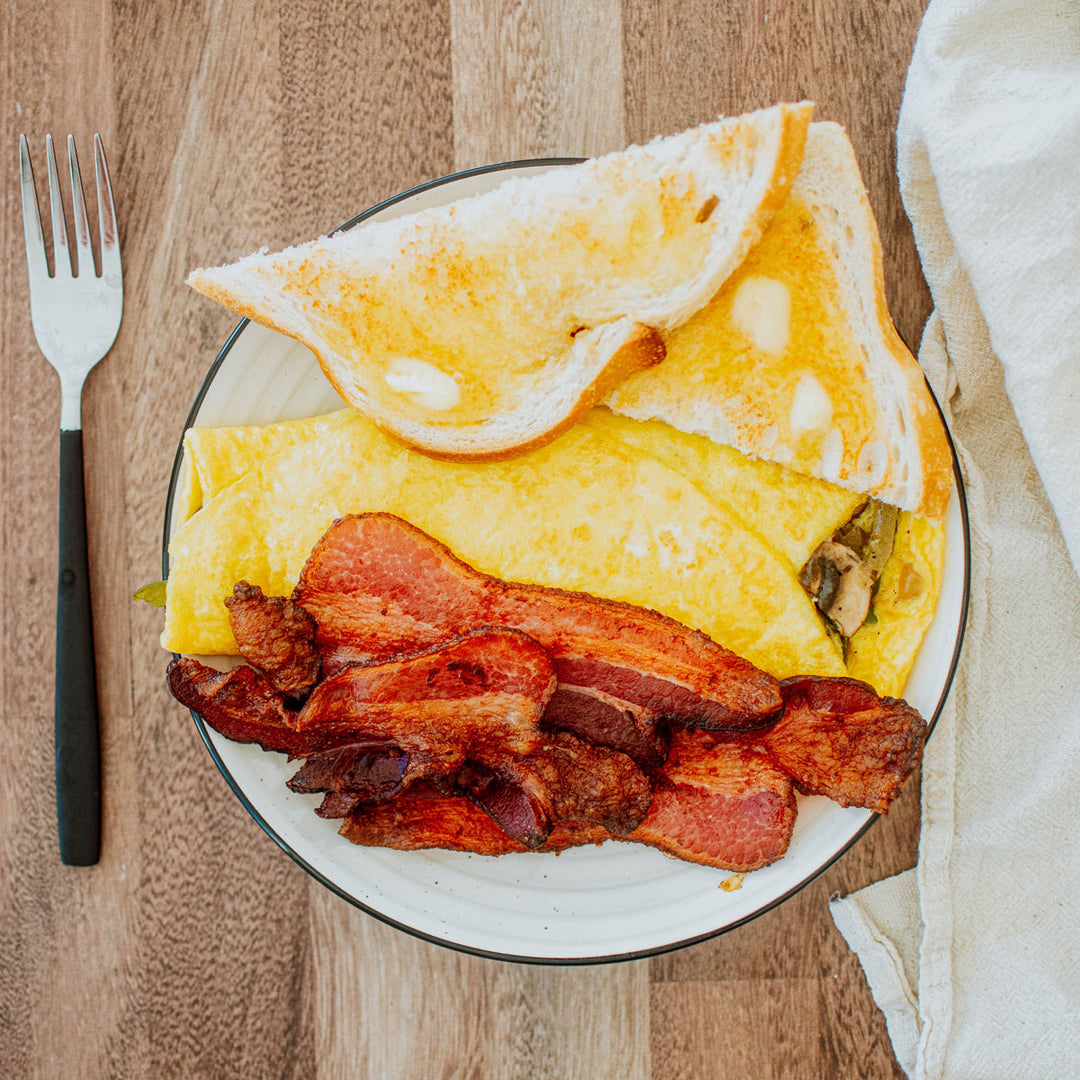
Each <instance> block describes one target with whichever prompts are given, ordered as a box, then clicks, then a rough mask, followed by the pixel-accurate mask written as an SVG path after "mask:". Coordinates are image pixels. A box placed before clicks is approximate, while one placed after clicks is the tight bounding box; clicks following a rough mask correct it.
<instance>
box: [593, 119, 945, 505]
mask: <svg viewBox="0 0 1080 1080" xmlns="http://www.w3.org/2000/svg"><path fill="white" fill-rule="evenodd" d="M665 344H666V346H667V358H666V359H665V361H664V363H663V364H662V365H661V366H660V367H658V368H656V369H654V370H652V371H649V372H645V373H641V374H635V375H633V376H631V377H630V378H629V379H627V380H626V382H624V383H623V384H621V385H620V386H619V387H618V388H616V389H615V390H614V391H613V393H612V394H611V395H610V397H609V398H608V400H607V404H608V405H609V406H610V407H611V408H612V409H614V410H615V411H617V412H620V413H623V414H625V415H627V416H631V417H635V418H637V419H657V420H663V421H665V422H667V423H669V424H671V425H673V426H674V427H677V428H680V429H681V430H683V431H686V432H691V433H695V434H700V435H705V436H707V437H708V438H710V439H712V440H713V441H714V442H718V443H723V444H725V445H728V446H733V447H735V448H736V449H738V450H741V451H742V452H743V453H746V454H750V455H752V456H754V457H759V458H762V459H765V460H767V461H774V462H778V463H779V464H782V465H786V466H788V467H789V468H791V469H794V470H796V471H798V472H802V473H805V474H807V475H810V476H816V477H818V478H820V479H823V480H828V481H830V482H832V483H835V484H839V485H841V486H843V487H846V488H849V489H851V490H854V491H857V492H860V493H863V494H866V495H871V496H874V497H875V498H877V499H880V500H882V501H883V502H887V503H891V504H893V505H895V506H899V507H900V508H902V509H905V510H911V511H914V512H916V513H919V514H923V515H925V516H927V517H930V518H934V519H936V520H940V519H941V517H942V516H943V515H944V512H945V507H946V504H947V502H948V498H949V492H950V491H951V488H952V457H951V453H950V450H949V445H948V440H947V437H946V434H945V429H944V426H943V425H942V422H941V419H940V416H939V414H938V412H937V409H936V407H935V405H934V402H933V399H932V397H931V395H930V393H929V390H928V389H927V386H926V382H925V380H924V378H923V374H922V371H921V369H920V368H919V366H918V364H917V363H916V361H915V359H914V357H913V356H912V355H911V353H910V352H909V351H908V349H907V348H906V346H905V345H904V344H903V342H902V341H901V340H900V338H899V336H898V335H897V333H896V331H895V329H894V327H893V324H892V322H891V320H890V318H889V313H888V309H887V308H886V304H885V293H884V282H883V272H882V260H881V246H880V241H879V239H878V232H877V227H876V224H875V222H874V217H873V213H872V211H871V208H870V204H869V201H868V199H867V197H866V191H865V188H864V187H863V183H862V177H861V175H860V172H859V166H858V163H857V161H856V159H855V154H854V151H853V149H852V147H851V143H850V142H849V140H848V138H847V135H846V134H845V132H844V130H843V128H841V127H839V126H838V125H836V124H832V123H814V124H811V125H810V129H809V133H808V136H807V143H806V153H805V155H804V158H803V164H802V169H801V171H800V173H799V176H798V178H797V179H796V181H795V183H794V184H793V185H792V188H791V193H790V195H789V197H788V200H787V203H786V204H785V205H784V207H782V208H781V210H780V211H778V212H777V214H776V215H775V216H774V217H773V219H772V221H771V223H770V225H769V227H768V228H767V229H766V231H765V234H764V236H763V237H762V239H761V241H760V242H759V243H758V245H757V246H756V247H755V248H754V249H753V250H752V251H751V252H750V253H749V254H748V256H747V258H746V260H745V261H744V263H743V264H742V265H741V266H740V267H739V269H738V270H737V271H736V272H735V273H734V274H733V275H732V276H731V277H730V278H729V279H728V281H727V282H726V283H725V284H724V285H723V286H722V287H721V289H720V290H719V292H718V293H717V294H716V295H715V296H714V297H713V298H712V299H711V300H710V302H709V303H708V304H707V305H706V306H705V307H704V308H703V309H702V310H700V311H698V312H697V313H696V314H695V315H694V316H692V317H691V318H690V319H689V320H688V321H687V322H686V323H684V324H683V325H682V326H681V327H679V328H678V329H676V330H674V331H673V332H671V333H669V334H667V335H665Z"/></svg>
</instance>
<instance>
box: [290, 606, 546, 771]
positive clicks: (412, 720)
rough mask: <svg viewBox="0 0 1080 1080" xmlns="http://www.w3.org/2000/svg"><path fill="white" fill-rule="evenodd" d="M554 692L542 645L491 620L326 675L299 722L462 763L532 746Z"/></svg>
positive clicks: (537, 739) (303, 727)
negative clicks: (378, 660) (443, 639)
mask: <svg viewBox="0 0 1080 1080" xmlns="http://www.w3.org/2000/svg"><path fill="white" fill-rule="evenodd" d="M554 692H555V669H554V666H553V665H552V662H551V658H550V657H549V656H548V654H547V652H546V650H544V649H543V648H541V647H540V646H539V645H538V644H537V643H536V642H535V641H533V640H532V639H531V638H530V637H528V636H527V635H525V634H522V633H520V632H519V631H517V630H506V629H491V628H488V627H485V628H481V629H478V630H472V631H470V632H469V633H467V634H462V635H461V636H460V637H458V638H455V639H454V640H452V641H450V642H448V643H446V644H443V645H437V646H433V647H430V648H428V649H425V650H423V651H422V652H419V653H413V654H412V655H408V656H403V657H399V658H397V659H395V660H388V661H386V662H384V663H378V664H368V665H365V666H361V667H350V668H346V669H344V670H343V671H341V672H340V673H339V674H337V675H333V676H331V677H330V678H327V679H323V681H322V682H320V683H319V685H318V686H317V687H316V688H315V689H314V690H313V691H312V693H311V696H310V697H309V698H308V700H307V703H306V704H305V705H304V707H303V709H301V710H300V713H299V714H298V716H297V718H296V727H297V729H298V730H299V731H301V732H305V731H311V730H317V731H324V732H325V731H348V732H351V733H354V736H356V735H362V736H364V737H365V738H366V739H374V740H385V741H387V742H392V743H394V744H395V745H396V746H399V747H401V749H403V750H404V751H406V753H421V754H426V755H432V754H442V755H444V756H445V757H446V758H447V760H448V761H450V760H456V761H457V765H456V766H454V768H455V769H456V767H458V766H460V763H461V762H463V761H464V760H465V758H466V757H473V758H478V759H479V758H482V756H483V754H484V752H485V750H487V749H489V748H491V747H495V748H497V749H498V751H499V752H501V753H508V754H525V753H528V752H529V751H530V750H533V749H534V748H535V747H536V746H537V745H538V744H539V743H540V741H541V739H542V737H543V736H542V733H541V731H540V719H541V717H542V716H543V715H544V709H545V708H546V707H547V703H548V701H549V700H550V699H551V695H552V694H553V693H554ZM448 771H449V770H448Z"/></svg>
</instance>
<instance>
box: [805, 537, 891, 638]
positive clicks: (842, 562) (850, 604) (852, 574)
mask: <svg viewBox="0 0 1080 1080" xmlns="http://www.w3.org/2000/svg"><path fill="white" fill-rule="evenodd" d="M876 577H877V575H876V574H875V573H874V572H873V570H872V569H871V568H870V567H869V566H868V565H867V564H866V563H864V562H863V560H862V559H860V558H859V556H858V555H857V554H856V553H855V552H854V551H852V550H851V548H849V547H847V546H846V545H844V544H838V543H836V542H835V541H833V540H826V541H824V542H823V543H821V544H819V545H818V546H817V549H816V550H815V551H814V553H813V555H811V556H810V560H809V562H807V564H806V566H805V567H804V568H803V572H802V575H801V578H800V580H801V581H802V585H803V588H804V589H806V591H807V592H809V593H810V595H811V596H812V597H813V598H814V603H815V604H816V605H817V608H818V610H819V611H820V612H821V613H822V615H824V616H825V617H826V618H827V619H828V620H829V621H830V622H832V623H835V624H836V627H837V629H838V630H839V631H840V633H841V634H842V635H843V636H844V637H845V638H850V637H851V635H852V634H854V633H855V631H856V630H858V629H859V627H860V626H862V624H863V623H864V622H865V621H866V616H867V615H868V614H869V613H870V596H871V590H872V589H873V586H874V581H875V579H876Z"/></svg>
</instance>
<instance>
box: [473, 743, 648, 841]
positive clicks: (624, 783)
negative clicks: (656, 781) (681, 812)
mask: <svg viewBox="0 0 1080 1080" xmlns="http://www.w3.org/2000/svg"><path fill="white" fill-rule="evenodd" d="M457 783H458V786H459V787H460V788H461V789H462V790H464V791H465V792H466V793H467V794H468V795H469V796H470V797H471V798H472V800H473V801H474V802H475V803H476V804H477V805H478V806H480V807H481V808H482V809H483V810H485V811H486V812H487V813H488V814H489V815H490V816H491V817H492V818H493V819H494V820H495V821H496V822H498V824H499V825H500V826H502V828H503V829H504V830H505V831H506V832H507V833H508V834H509V835H510V836H511V837H513V838H514V839H515V840H516V841H518V842H519V843H521V844H524V845H525V846H526V847H527V848H529V849H532V850H535V849H537V848H540V847H543V846H545V843H546V841H547V839H548V837H549V836H550V834H551V831H552V829H553V828H554V827H555V826H556V825H557V824H558V823H559V822H564V821H576V822H587V823H589V824H594V825H599V826H601V827H602V828H604V829H605V830H606V831H607V832H608V833H611V834H613V835H625V834H626V833H629V832H631V831H632V830H633V829H635V828H636V827H637V826H638V825H639V824H640V823H641V821H642V820H643V819H644V817H645V815H646V813H647V812H648V809H649V805H650V803H651V802H652V791H651V789H650V787H649V781H648V780H647V779H646V778H645V774H644V773H643V772H642V771H641V770H640V769H639V768H638V767H637V766H636V765H635V764H634V762H633V761H632V760H631V759H630V758H628V757H627V756H626V755H625V754H620V753H619V752H618V751H615V750H610V749H608V748H606V747H601V746H590V745H589V744H588V743H586V742H583V741H582V740H581V739H578V738H575V737H574V736H573V735H570V734H568V733H566V732H560V733H558V734H556V735H554V736H552V737H550V739H549V740H548V741H546V742H545V743H544V745H542V746H540V747H539V748H538V749H536V750H534V751H533V752H532V753H530V754H529V755H528V756H527V757H525V758H515V759H509V760H506V761H504V762H499V761H498V759H497V758H489V760H488V761H487V762H485V763H480V762H466V764H465V766H464V768H462V769H461V771H460V772H459V773H458V776H457Z"/></svg>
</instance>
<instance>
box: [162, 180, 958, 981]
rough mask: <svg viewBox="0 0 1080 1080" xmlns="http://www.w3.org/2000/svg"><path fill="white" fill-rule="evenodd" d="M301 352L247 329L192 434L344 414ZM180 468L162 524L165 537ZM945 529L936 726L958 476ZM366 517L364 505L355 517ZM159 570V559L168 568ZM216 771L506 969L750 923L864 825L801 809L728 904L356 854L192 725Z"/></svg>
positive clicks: (718, 894)
mask: <svg viewBox="0 0 1080 1080" xmlns="http://www.w3.org/2000/svg"><path fill="white" fill-rule="evenodd" d="M563 163H564V162H560V161H551V160H548V161H540V162H515V163H511V164H509V165H503V166H496V167H494V168H491V169H482V170H474V171H471V172H468V173H460V174H457V175H456V176H452V177H447V178H444V179H443V180H439V181H435V182H434V183H432V184H427V185H424V186H423V187H420V188H415V189H413V190H412V191H410V192H405V193H404V194H402V195H400V196H397V197H396V198H394V199H390V200H388V201H387V202H384V203H381V204H379V205H378V206H376V207H374V208H372V209H371V210H369V211H368V212H367V213H365V214H363V215H361V216H360V217H359V218H357V219H355V221H354V222H350V223H349V224H350V225H352V224H355V223H356V222H357V221H359V220H364V219H367V218H371V217H376V218H390V217H395V216H397V215H399V214H402V213H407V212H410V211H413V210H419V209H422V208H424V207H427V206H434V205H438V204H440V203H443V202H448V201H449V200H450V199H454V198H460V197H462V196H465V195H473V194H477V193H479V192H482V191H486V190H489V189H490V188H493V187H495V186H496V185H497V184H498V183H499V182H500V181H501V180H503V179H504V177H505V171H506V170H507V169H514V170H515V171H516V172H517V174H518V175H531V174H535V173H539V172H542V171H543V170H544V169H547V168H551V167H553V166H554V165H557V164H563ZM340 406H341V400H340V398H338V396H337V395H336V393H335V392H334V390H333V389H332V388H331V387H330V385H329V384H328V383H327V381H326V380H325V379H324V377H323V375H322V372H321V371H320V369H319V366H318V364H317V362H316V360H315V358H314V356H313V354H312V353H311V352H309V351H308V350H307V349H306V348H304V347H303V346H302V345H299V344H297V343H296V342H294V341H292V340H291V339H289V338H286V337H283V336H282V335H280V334H277V333H275V332H273V331H271V330H267V329H265V328H264V327H261V326H258V325H256V324H254V323H249V322H247V321H246V320H245V321H244V322H242V323H241V324H240V325H239V326H238V327H237V328H236V330H235V331H234V332H233V334H232V335H231V336H230V338H229V340H228V342H227V343H226V344H225V346H224V348H223V349H222V351H221V353H220V354H219V356H218V358H217V361H216V362H215V363H214V366H213V367H212V368H211V369H210V372H209V374H208V375H207V378H206V381H205V382H204V383H203V386H202V388H201V389H200V391H199V394H198V396H197V398H196V400H195V404H194V406H193V407H192V410H191V414H190V416H189V417H188V421H187V424H188V426H192V425H194V426H199V427H215V426H219V425H223V424H230V425H231V424H259V423H268V422H270V421H274V420H283V419H290V418H295V417H301V416H312V415H316V414H318V413H322V412H328V411H330V410H332V409H336V408H339V407H340ZM180 468H181V456H180V453H179V451H178V453H177V463H176V467H175V468H174V470H173V477H172V485H171V487H170V491H169V503H168V508H167V513H166V525H165V531H166V538H167V537H168V536H169V535H170V533H171V521H172V519H173V509H174V500H175V497H176V492H177V491H178V490H179V483H178V482H179V479H180V476H179V473H180ZM956 477H957V491H956V492H954V494H953V497H952V501H951V503H950V506H949V511H948V516H947V518H946V529H947V541H946V553H945V570H944V585H943V588H942V592H941V599H940V600H939V602H938V608H937V613H936V615H935V617H934V621H933V623H932V625H931V627H930V629H929V631H928V633H927V635H926V639H925V641H924V643H923V645H922V648H921V649H920V651H919V656H918V659H917V661H916V664H915V668H914V670H913V671H912V674H911V677H910V678H909V680H908V683H907V686H906V688H905V697H906V698H907V699H908V700H909V701H910V702H911V703H912V704H913V705H915V706H916V707H917V708H918V709H919V710H920V712H922V714H923V715H924V716H926V717H928V718H932V719H936V718H937V715H938V713H939V712H940V709H941V706H942V704H943V703H944V700H945V697H946V695H947V693H948V689H949V685H950V683H951V680H952V674H953V670H954V668H955V664H956V659H957V656H958V655H959V651H960V643H961V640H962V637H963V628H964V620H965V615H966V607H967V581H968V558H967V550H968V547H967V515H966V510H965V508H964V504H963V486H962V481H961V479H960V476H959V470H958V469H957V470H956ZM357 509H362V508H357ZM165 563H166V565H165V572H166V573H168V557H167V555H166V557H165ZM196 722H197V723H198V724H199V729H200V731H201V732H202V736H203V738H204V740H205V741H206V745H207V747H208V748H209V750H210V753H211V755H212V756H213V758H214V760H215V762H216V763H217V765H218V767H219V768H220V769H221V771H222V773H223V774H224V776H225V779H226V780H227V781H228V783H229V785H230V786H231V787H232V789H233V790H234V791H235V792H236V794H237V795H238V796H239V798H240V800H241V801H242V802H243V804H244V805H245V806H246V807H247V809H248V810H249V811H250V812H251V814H252V816H253V817H254V818H255V820H256V821H257V822H258V823H259V824H260V825H261V826H262V827H263V829H265V830H266V832H267V833H268V834H269V835H270V836H271V837H272V838H273V839H274V840H275V841H276V842H277V843H278V844H279V845H280V846H281V847H282V848H283V849H284V850H285V851H286V852H287V853H288V854H289V855H290V856H292V858H294V859H295V860H296V861H297V862H299V863H300V865H301V866H303V867H305V869H307V870H308V871H309V872H310V873H312V874H313V875H314V876H315V877H316V878H318V879H319V880H320V881H321V882H323V884H325V885H326V886H328V887H329V888H331V889H333V890H334V891H335V892H337V893H338V894H339V895H340V896H342V897H344V898H345V899H346V900H349V901H351V902H352V903H354V904H356V905H358V906H359V907H362V908H363V909H364V910H366V911H368V912H370V913H371V914H372V915H375V916H376V917H377V918H380V919H382V920H384V921H386V922H388V923H390V924H391V925H394V926H397V927H399V928H400V929H402V930H406V931H408V932H410V933H413V934H416V935H418V936H420V937H423V938H426V939H427V940H430V941H434V942H438V943H439V944H443V945H449V946H452V947H454V948H459V949H464V950H467V951H469V952H473V953H478V954H481V955H486V956H496V957H499V958H501V959H514V960H528V961H536V962H541V963H544V962H546V963H588V962H602V961H611V960H625V959H632V958H636V957H641V956H647V955H650V954H654V953H658V952H663V951H666V950H668V949H674V948H679V947H681V946H683V945H688V944H691V943H693V942H696V941H700V940H702V939H704V938H707V937H711V936H712V935H714V934H718V933H721V932H722V931H724V930H730V929H731V928H732V927H735V926H738V925H739V924H740V923H743V922H745V921H747V920H748V919H751V918H753V917H754V916H755V915H760V914H761V913H762V912H763V911H766V910H767V909H769V908H771V907H773V906H774V905H776V904H778V903H780V902H781V901H782V900H784V899H786V898H787V897H789V896H791V895H792V894H793V893H794V892H796V891H798V890H799V889H800V888H802V886H804V885H805V884H807V882H809V881H811V880H812V879H813V878H814V877H816V876H817V875H818V874H819V873H821V872H822V871H823V870H824V869H825V868H826V867H828V866H829V865H830V864H831V863H832V862H833V861H834V860H835V859H836V858H837V857H838V856H839V855H841V854H842V853H843V852H844V851H845V850H846V849H847V848H848V847H849V846H850V845H851V844H852V843H853V842H854V841H855V840H856V839H858V837H859V836H860V835H861V834H862V833H863V832H864V831H865V830H866V828H868V826H869V824H870V823H871V821H872V819H873V817H874V815H873V814H872V813H870V812H869V811H866V810H858V809H847V810H845V809H842V808H841V807H839V806H837V805H836V804H835V803H833V802H830V801H829V800H828V799H825V798H801V799H800V801H799V815H798V820H797V822H796V825H795V832H794V836H793V837H792V841H791V847H790V849H789V850H788V853H787V854H786V855H785V856H784V858H783V859H781V860H780V861H779V862H777V863H774V864H773V865H772V866H767V867H765V868H763V869H761V870H757V871H755V872H754V873H752V874H748V875H747V876H746V878H745V880H744V882H743V884H742V887H741V888H739V889H735V890H732V891H730V892H727V891H725V890H723V889H721V888H720V887H719V886H720V883H721V882H722V881H724V880H725V879H726V878H727V877H728V876H729V875H728V874H727V873H725V872H724V871H718V870H712V869H708V868H705V867H700V866H694V865H691V864H689V863H682V862H677V861H675V860H672V859H668V858H666V857H665V856H664V855H662V854H661V853H660V852H658V851H656V850H653V849H651V848H646V847H643V846H640V845H636V844H624V843H617V842H610V843H607V844H604V845H603V846H602V847H599V848H597V847H588V848H578V849H572V850H569V851H566V852H564V853H563V854H561V855H558V856H553V855H533V854H521V855H504V856H500V857H499V858H485V857H483V856H473V855H465V854H461V853H458V852H402V851H390V850H384V849H380V848H363V847H357V846H355V845H353V844H351V843H349V842H348V841H347V840H344V839H342V838H341V837H340V836H338V835H337V832H336V830H335V825H334V823H333V822H329V821H323V820H322V819H320V818H318V817H316V816H315V814H314V812H313V811H314V808H315V806H316V804H317V803H318V801H319V796H310V795H307V796H305V795H296V794H293V793H292V792H290V791H289V790H288V789H287V788H286V787H285V781H286V779H287V778H288V777H289V776H290V775H291V774H292V772H294V771H295V765H293V766H290V765H288V764H286V762H285V760H284V758H283V756H282V755H279V754H269V753H264V752H263V751H261V750H259V749H258V748H257V747H254V746H249V745H240V744H238V743H233V742H230V741H229V740H227V739H224V738H222V737H221V736H220V735H218V734H217V733H216V732H214V731H211V730H209V729H208V728H207V727H206V726H205V725H203V723H202V721H201V720H199V719H198V718H197V717H196Z"/></svg>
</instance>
